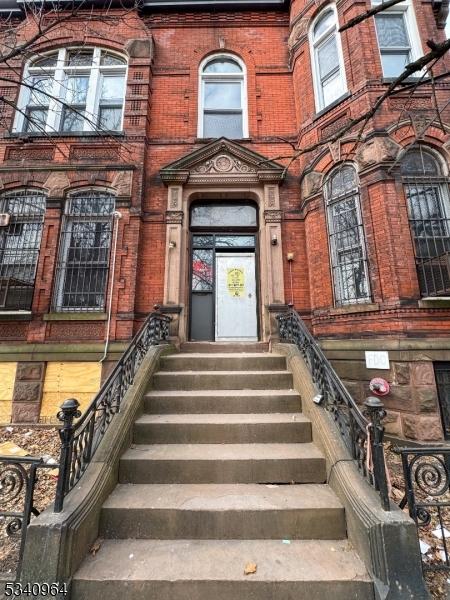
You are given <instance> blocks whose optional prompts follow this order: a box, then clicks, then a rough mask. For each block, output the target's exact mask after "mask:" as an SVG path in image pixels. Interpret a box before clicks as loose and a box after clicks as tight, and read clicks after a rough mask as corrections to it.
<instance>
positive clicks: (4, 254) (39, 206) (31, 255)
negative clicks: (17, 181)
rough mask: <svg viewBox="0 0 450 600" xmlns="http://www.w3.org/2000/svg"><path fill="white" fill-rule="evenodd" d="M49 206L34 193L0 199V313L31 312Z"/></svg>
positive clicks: (40, 196)
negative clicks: (46, 210) (13, 311)
mask: <svg viewBox="0 0 450 600" xmlns="http://www.w3.org/2000/svg"><path fill="white" fill-rule="evenodd" d="M45 203H46V200H45V196H44V195H43V194H42V193H41V192H37V191H32V190H21V191H18V192H13V193H8V194H5V195H3V196H2V197H1V198H0V213H1V217H0V310H31V305H32V302H33V293H34V281H35V277H36V268H37V263H38V258H39V249H40V246H41V237H42V227H43V223H44V215H45Z"/></svg>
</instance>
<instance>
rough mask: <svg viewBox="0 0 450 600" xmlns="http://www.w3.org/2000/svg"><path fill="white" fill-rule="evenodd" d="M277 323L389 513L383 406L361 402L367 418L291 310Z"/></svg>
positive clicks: (361, 469) (359, 466) (376, 403)
mask: <svg viewBox="0 0 450 600" xmlns="http://www.w3.org/2000/svg"><path fill="white" fill-rule="evenodd" d="M277 320H278V326H279V334H280V339H281V340H282V341H284V342H290V343H293V344H296V346H297V347H298V349H299V350H300V352H301V354H302V356H303V358H304V359H305V362H306V364H307V366H308V369H309V371H310V373H311V376H312V379H313V381H314V383H315V385H316V387H317V389H318V391H319V394H320V396H321V397H322V398H321V405H322V406H323V407H324V408H325V409H326V410H327V411H328V412H329V413H330V414H331V416H332V418H333V420H334V422H335V423H336V425H337V427H338V429H339V431H340V433H341V436H342V439H343V441H344V443H345V445H346V447H347V449H348V450H349V452H350V453H351V455H352V457H353V459H354V460H355V462H356V465H357V467H358V469H359V471H360V473H361V474H362V475H363V476H364V477H365V478H366V480H367V481H368V482H369V483H370V485H372V486H373V487H374V488H375V490H377V491H378V492H379V495H380V499H381V505H382V507H383V509H384V510H389V493H388V485H387V478H386V467H385V460H384V449H383V435H384V427H383V425H382V419H383V418H384V416H385V414H386V413H385V411H384V410H383V404H382V403H381V402H380V401H379V399H378V398H373V397H372V398H368V399H367V400H366V402H365V403H364V404H365V411H364V412H365V414H366V415H367V418H366V416H364V414H363V413H362V412H361V409H360V408H359V407H358V405H357V404H356V402H355V401H354V399H353V398H352V397H351V395H350V394H349V393H348V391H347V389H346V388H345V386H344V384H343V383H342V381H341V380H340V379H339V376H338V375H337V373H336V372H335V370H334V369H333V367H332V366H331V364H330V362H329V361H328V359H327V358H326V356H325V354H324V353H323V352H322V350H321V348H320V346H319V344H318V343H317V342H316V340H315V339H314V338H313V336H312V335H311V333H310V332H309V330H308V328H307V326H306V325H305V323H304V322H303V320H302V319H301V318H300V316H299V314H298V313H297V312H296V311H295V310H293V309H291V310H289V311H288V312H287V313H284V314H280V315H278V316H277Z"/></svg>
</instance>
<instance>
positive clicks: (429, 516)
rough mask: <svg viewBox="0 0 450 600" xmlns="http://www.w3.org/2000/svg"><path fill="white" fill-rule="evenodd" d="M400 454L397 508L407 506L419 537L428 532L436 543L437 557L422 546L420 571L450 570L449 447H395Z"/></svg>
mask: <svg viewBox="0 0 450 600" xmlns="http://www.w3.org/2000/svg"><path fill="white" fill-rule="evenodd" d="M395 452H397V453H398V454H400V456H401V458H402V467H403V477H404V481H405V496H404V497H403V500H402V501H401V502H400V508H404V507H405V506H408V510H409V515H410V517H411V518H412V519H413V520H414V521H415V523H416V526H417V533H418V536H419V539H420V536H421V534H422V533H424V532H425V531H427V530H428V532H429V533H430V534H431V535H432V536H433V538H434V539H436V542H437V544H438V545H439V547H440V550H439V551H438V561H437V562H436V561H434V562H433V560H431V558H430V557H429V555H428V551H427V550H426V548H425V551H424V549H422V553H421V554H422V568H423V570H424V571H440V570H447V571H449V570H450V490H449V487H450V448H449V447H443V448H437V447H425V448H397V449H395Z"/></svg>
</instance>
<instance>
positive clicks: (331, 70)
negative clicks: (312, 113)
mask: <svg viewBox="0 0 450 600" xmlns="http://www.w3.org/2000/svg"><path fill="white" fill-rule="evenodd" d="M338 29H339V25H338V17H337V12H336V7H335V6H334V5H329V6H327V7H326V8H325V9H324V10H323V11H322V12H321V13H320V14H319V15H318V16H317V17H316V18H315V19H314V21H313V23H312V25H311V28H310V48H311V55H312V56H311V62H312V70H313V82H314V92H315V97H316V108H317V110H318V111H320V110H322V109H324V108H326V107H327V106H329V105H330V104H332V103H333V102H334V101H335V100H338V99H339V98H340V97H341V96H342V95H343V94H344V93H345V91H346V89H347V83H346V78H345V69H344V60H343V56H342V47H341V40H340V36H339V31H338Z"/></svg>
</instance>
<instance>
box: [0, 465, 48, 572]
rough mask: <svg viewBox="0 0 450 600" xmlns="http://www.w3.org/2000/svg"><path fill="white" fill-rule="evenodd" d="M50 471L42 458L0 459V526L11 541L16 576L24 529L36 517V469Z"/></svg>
mask: <svg viewBox="0 0 450 600" xmlns="http://www.w3.org/2000/svg"><path fill="white" fill-rule="evenodd" d="M41 468H42V469H45V468H47V469H48V468H51V469H54V468H55V465H54V464H52V465H49V464H45V463H44V460H43V459H42V458H34V457H28V456H26V457H23V456H20V457H13V456H0V525H1V528H2V529H4V533H6V535H7V536H8V537H9V538H11V541H12V544H14V546H15V547H14V548H12V549H11V554H12V556H11V557H10V558H11V562H15V564H16V576H18V575H19V574H20V569H21V565H22V557H23V550H24V548H25V539H26V535H27V527H28V525H29V523H30V519H31V515H35V516H37V515H39V511H38V510H37V509H36V507H35V506H34V492H35V488H36V484H37V481H38V469H41Z"/></svg>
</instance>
